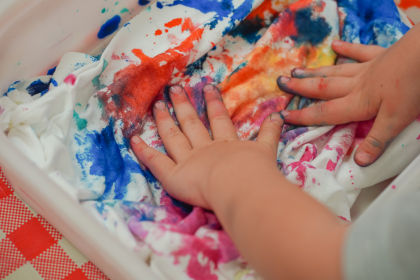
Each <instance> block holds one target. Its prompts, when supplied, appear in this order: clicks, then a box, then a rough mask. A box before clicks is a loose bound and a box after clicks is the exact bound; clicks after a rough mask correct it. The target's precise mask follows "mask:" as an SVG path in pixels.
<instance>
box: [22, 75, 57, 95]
mask: <svg viewBox="0 0 420 280" xmlns="http://www.w3.org/2000/svg"><path fill="white" fill-rule="evenodd" d="M50 82H51V81H48V82H43V81H41V79H38V80H36V81H33V82H32V83H31V84H30V85H29V86H28V87H27V88H26V90H27V91H28V93H29V94H30V95H32V96H33V95H36V94H38V93H40V94H41V95H44V94H45V93H47V92H48V89H49V87H50Z"/></svg>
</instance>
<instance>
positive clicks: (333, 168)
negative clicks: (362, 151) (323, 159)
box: [326, 147, 344, 171]
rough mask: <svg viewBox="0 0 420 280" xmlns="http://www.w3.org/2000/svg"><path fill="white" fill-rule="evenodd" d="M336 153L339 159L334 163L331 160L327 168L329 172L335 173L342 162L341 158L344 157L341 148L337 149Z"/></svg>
mask: <svg viewBox="0 0 420 280" xmlns="http://www.w3.org/2000/svg"><path fill="white" fill-rule="evenodd" d="M336 152H337V159H336V161H335V162H334V161H332V160H329V161H328V163H327V167H326V168H327V170H329V171H334V170H335V169H336V167H337V164H338V162H339V161H340V159H341V157H342V156H343V155H344V151H343V149H342V148H340V147H337V148H336Z"/></svg>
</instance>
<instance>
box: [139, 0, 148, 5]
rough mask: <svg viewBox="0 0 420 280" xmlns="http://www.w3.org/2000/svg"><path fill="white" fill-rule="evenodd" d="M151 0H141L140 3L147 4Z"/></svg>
mask: <svg viewBox="0 0 420 280" xmlns="http://www.w3.org/2000/svg"><path fill="white" fill-rule="evenodd" d="M149 3H150V1H149V0H139V5H140V6H146V5H147V4H149Z"/></svg>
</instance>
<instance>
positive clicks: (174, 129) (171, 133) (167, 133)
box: [165, 126, 181, 138]
mask: <svg viewBox="0 0 420 280" xmlns="http://www.w3.org/2000/svg"><path fill="white" fill-rule="evenodd" d="M180 134H181V131H179V129H178V128H177V127H176V126H172V127H170V128H169V129H168V130H167V131H165V136H167V137H169V138H175V137H178V136H179V135H180Z"/></svg>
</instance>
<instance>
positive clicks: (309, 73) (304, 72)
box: [291, 63, 363, 79]
mask: <svg viewBox="0 0 420 280" xmlns="http://www.w3.org/2000/svg"><path fill="white" fill-rule="evenodd" d="M361 65H363V64H360V63H344V64H338V65H333V66H324V67H319V68H315V69H308V68H305V69H303V68H295V69H293V70H292V72H291V74H292V77H293V78H299V79H302V78H313V77H353V76H356V75H357V74H359V73H360V69H361Z"/></svg>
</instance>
